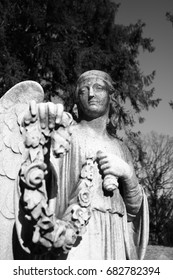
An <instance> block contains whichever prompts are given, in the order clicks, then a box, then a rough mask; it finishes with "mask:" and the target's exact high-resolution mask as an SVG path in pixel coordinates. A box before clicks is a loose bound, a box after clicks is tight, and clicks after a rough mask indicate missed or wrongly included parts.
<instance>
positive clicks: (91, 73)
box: [74, 70, 115, 102]
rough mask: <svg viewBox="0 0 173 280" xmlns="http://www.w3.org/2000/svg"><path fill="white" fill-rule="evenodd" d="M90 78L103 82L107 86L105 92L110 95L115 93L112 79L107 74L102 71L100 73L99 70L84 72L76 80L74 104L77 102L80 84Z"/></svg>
mask: <svg viewBox="0 0 173 280" xmlns="http://www.w3.org/2000/svg"><path fill="white" fill-rule="evenodd" d="M92 77H94V78H99V79H101V80H103V81H104V82H105V84H106V85H107V90H108V92H109V93H110V94H112V93H113V92H114V91H115V88H114V82H113V80H112V78H111V77H110V76H109V74H107V73H106V72H104V71H100V70H90V71H86V72H84V73H83V74H82V75H81V76H80V77H79V79H78V80H77V86H76V90H75V96H74V99H75V102H76V101H77V100H78V93H79V88H80V85H81V83H82V82H84V81H85V80H86V79H88V78H92Z"/></svg>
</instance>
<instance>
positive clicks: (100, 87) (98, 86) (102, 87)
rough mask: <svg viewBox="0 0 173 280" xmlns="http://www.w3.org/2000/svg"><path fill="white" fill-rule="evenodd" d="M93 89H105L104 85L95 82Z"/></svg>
mask: <svg viewBox="0 0 173 280" xmlns="http://www.w3.org/2000/svg"><path fill="white" fill-rule="evenodd" d="M93 89H94V90H96V91H101V90H104V86H102V85H99V84H95V85H94V86H93Z"/></svg>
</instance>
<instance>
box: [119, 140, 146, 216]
mask: <svg viewBox="0 0 173 280" xmlns="http://www.w3.org/2000/svg"><path fill="white" fill-rule="evenodd" d="M123 151H124V156H125V160H126V162H127V164H128V165H129V168H130V173H128V175H127V176H123V177H121V178H120V180H119V181H120V188H122V193H123V199H124V202H125V205H126V209H127V213H128V219H129V220H131V219H133V218H134V217H135V216H136V215H137V213H138V212H139V210H140V208H141V204H142V201H143V196H144V195H145V194H144V191H143V188H142V186H141V185H140V184H139V181H138V178H137V177H136V174H135V170H134V166H133V161H132V156H131V153H130V151H129V150H128V148H127V147H126V146H125V145H123Z"/></svg>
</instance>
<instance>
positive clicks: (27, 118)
mask: <svg viewBox="0 0 173 280" xmlns="http://www.w3.org/2000/svg"><path fill="white" fill-rule="evenodd" d="M31 122H32V116H31V113H30V111H29V110H28V111H27V112H26V113H25V115H24V117H23V124H24V125H29V124H30V123H31Z"/></svg>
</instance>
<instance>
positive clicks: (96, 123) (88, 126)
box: [80, 115, 108, 137]
mask: <svg viewBox="0 0 173 280" xmlns="http://www.w3.org/2000/svg"><path fill="white" fill-rule="evenodd" d="M107 122H108V117H107V115H104V116H100V117H98V118H96V119H92V120H85V119H84V120H81V122H80V126H81V129H85V133H87V135H88V136H91V137H102V136H105V135H106V134H107V130H106V126H107Z"/></svg>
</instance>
